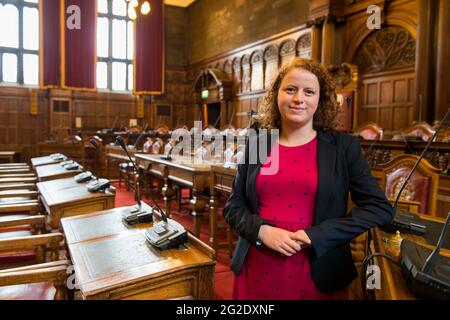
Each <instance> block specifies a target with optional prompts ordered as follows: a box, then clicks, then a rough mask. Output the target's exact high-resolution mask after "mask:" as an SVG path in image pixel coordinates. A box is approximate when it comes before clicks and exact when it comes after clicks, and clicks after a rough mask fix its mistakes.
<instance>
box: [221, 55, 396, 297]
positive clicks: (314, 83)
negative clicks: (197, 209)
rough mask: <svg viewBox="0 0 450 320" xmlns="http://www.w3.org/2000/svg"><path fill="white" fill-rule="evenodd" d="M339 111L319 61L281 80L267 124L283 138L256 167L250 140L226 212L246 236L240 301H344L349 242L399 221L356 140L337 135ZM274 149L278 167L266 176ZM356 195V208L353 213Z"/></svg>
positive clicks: (238, 263) (286, 70)
mask: <svg viewBox="0 0 450 320" xmlns="http://www.w3.org/2000/svg"><path fill="white" fill-rule="evenodd" d="M337 110H338V104H337V101H336V92H335V83H334V79H333V78H332V77H331V76H330V75H329V74H328V72H327V71H326V70H325V68H323V67H322V66H321V65H319V64H317V63H314V62H311V61H308V60H304V59H300V58H297V59H295V60H294V61H292V62H291V63H289V64H288V65H286V66H284V67H283V68H282V69H281V70H280V72H279V74H278V76H277V77H276V78H275V80H274V82H273V84H272V87H271V88H270V90H269V91H268V93H267V95H266V97H265V100H264V104H263V106H262V107H261V110H260V128H265V129H280V134H279V139H278V141H277V142H276V143H274V144H273V145H272V144H270V143H269V144H268V152H267V158H266V159H264V158H262V159H259V163H258V164H249V154H252V153H253V154H254V153H255V152H257V150H256V149H255V146H256V145H257V144H258V143H256V142H255V141H252V140H250V141H249V143H248V144H247V147H246V155H245V159H246V160H245V161H244V163H243V164H240V165H239V166H238V172H237V174H236V177H235V179H234V182H233V190H232V193H231V195H230V197H229V199H228V201H227V203H226V205H225V208H224V210H223V214H224V217H225V219H226V221H227V222H228V224H229V225H230V226H231V227H232V228H233V229H234V230H235V231H236V232H237V233H238V235H239V241H238V243H237V246H236V249H235V251H234V254H233V258H232V261H231V268H232V270H233V272H234V273H235V277H234V283H233V284H234V287H233V297H234V298H235V299H333V298H345V290H344V289H345V288H346V287H347V286H348V285H349V284H350V283H351V282H352V280H353V279H354V278H355V277H356V276H357V272H356V269H355V266H354V262H353V259H352V255H351V251H350V245H349V242H350V241H351V240H352V239H353V238H355V237H356V236H358V235H359V234H361V233H363V232H364V231H366V230H368V229H370V228H372V227H375V226H380V225H383V224H386V223H389V222H390V221H391V220H392V217H393V212H392V209H391V206H390V205H389V203H388V201H387V199H386V197H385V195H384V193H383V192H382V190H381V189H380V187H379V186H378V184H377V182H376V180H375V179H374V178H373V177H372V175H371V172H370V168H369V166H368V164H367V161H366V160H365V158H364V156H363V155H362V154H361V150H360V145H359V141H358V139H357V138H356V137H352V136H349V135H346V134H342V133H339V132H336V131H334V130H333V128H335V126H336V115H337ZM274 148H279V149H278V152H279V153H278V154H279V157H278V163H277V165H278V170H277V172H276V174H273V175H263V174H262V171H261V168H264V167H265V166H268V165H271V163H269V161H268V160H267V159H269V156H270V155H271V153H272V150H275V149H274ZM272 161H276V160H273V159H272ZM349 192H350V193H351V196H352V200H353V202H354V203H355V204H356V207H355V208H353V209H352V210H350V212H349V213H347V202H348V193H349Z"/></svg>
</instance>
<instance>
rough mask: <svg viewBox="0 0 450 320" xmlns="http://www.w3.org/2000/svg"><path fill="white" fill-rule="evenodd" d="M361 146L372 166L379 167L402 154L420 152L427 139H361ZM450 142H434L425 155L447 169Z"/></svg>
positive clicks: (442, 168)
mask: <svg viewBox="0 0 450 320" xmlns="http://www.w3.org/2000/svg"><path fill="white" fill-rule="evenodd" d="M360 142H361V148H362V150H363V151H364V153H365V156H366V158H367V160H368V162H369V164H370V166H371V167H377V166H379V165H381V164H383V163H386V162H388V161H390V160H391V159H394V158H395V157H396V156H398V155H401V154H420V153H421V152H422V151H423V149H425V146H426V145H427V142H426V141H420V140H410V141H406V142H405V141H397V140H387V139H384V140H364V139H360ZM369 149H370V152H369ZM449 154H450V143H447V142H433V145H432V147H431V148H430V152H428V153H427V154H426V155H425V159H427V160H428V161H429V162H430V163H431V164H432V165H433V166H435V167H436V168H439V169H441V170H443V171H444V170H446V169H447V168H449V166H450V161H449V159H450V155H449Z"/></svg>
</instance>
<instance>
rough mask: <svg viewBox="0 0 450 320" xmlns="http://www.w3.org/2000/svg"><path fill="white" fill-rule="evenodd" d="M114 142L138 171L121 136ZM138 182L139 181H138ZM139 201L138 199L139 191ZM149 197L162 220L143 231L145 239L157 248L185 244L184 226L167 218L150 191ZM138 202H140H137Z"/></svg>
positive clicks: (162, 248) (186, 236)
mask: <svg viewBox="0 0 450 320" xmlns="http://www.w3.org/2000/svg"><path fill="white" fill-rule="evenodd" d="M116 143H117V144H119V145H120V146H121V147H122V149H123V150H124V151H125V153H126V154H127V156H128V159H130V161H131V163H132V164H133V166H134V168H135V169H136V171H137V172H138V168H137V166H136V164H135V163H134V161H133V160H132V159H131V157H130V154H129V153H128V150H127V148H126V146H125V142H124V141H123V139H122V137H120V136H118V137H117V138H116ZM138 183H139V181H138ZM136 189H137V188H136ZM138 194H139V201H140V192H138ZM150 199H151V200H152V202H153V203H154V205H155V207H156V208H157V209H158V210H159V213H160V216H161V219H162V221H159V222H158V223H154V224H153V226H152V227H151V228H150V229H148V230H146V231H145V233H144V234H145V237H146V239H147V241H148V242H149V243H150V244H151V245H152V246H154V247H155V248H157V249H159V250H168V249H172V248H178V247H179V246H180V245H183V244H185V243H186V242H187V241H188V235H187V231H186V230H185V229H184V227H183V226H182V225H181V224H179V223H178V222H176V221H175V220H173V219H169V218H168V217H167V215H166V213H165V212H164V211H163V210H162V209H161V208H160V207H159V205H158V203H157V202H156V201H155V199H154V198H153V195H152V193H151V192H150ZM139 203H140V202H139Z"/></svg>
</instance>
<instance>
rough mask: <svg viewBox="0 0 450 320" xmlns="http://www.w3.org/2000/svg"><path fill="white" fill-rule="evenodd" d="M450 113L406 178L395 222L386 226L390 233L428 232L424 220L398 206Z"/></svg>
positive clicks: (397, 199) (398, 199) (395, 203)
mask: <svg viewBox="0 0 450 320" xmlns="http://www.w3.org/2000/svg"><path fill="white" fill-rule="evenodd" d="M449 113H450V108H449V109H448V110H447V113H446V114H445V116H444V118H443V119H442V121H441V123H440V124H439V126H438V127H437V129H436V131H435V132H434V133H433V136H432V137H431V139H430V140H429V141H428V143H427V145H426V146H425V149H424V150H423V151H422V154H421V155H420V157H419V159H417V161H416V163H415V164H414V166H413V167H412V169H411V171H410V172H409V174H408V176H407V177H406V179H405V181H404V182H403V184H402V186H401V188H400V191H399V192H398V194H397V198H396V199H395V202H394V204H393V205H392V209H393V210H394V212H395V216H394V220H393V221H392V223H391V225H387V226H386V228H387V229H388V230H387V231H388V232H395V230H396V229H401V230H402V231H403V232H412V233H415V234H419V235H422V234H424V233H425V232H426V225H425V224H424V223H423V221H422V219H421V218H420V217H419V216H418V215H416V214H414V213H411V212H407V211H405V210H401V209H398V208H397V205H398V202H399V201H400V196H401V194H402V192H403V190H404V189H405V188H406V186H407V184H408V182H409V180H410V179H411V177H412V175H413V173H414V171H416V168H417V167H418V165H419V163H420V161H422V159H423V157H424V156H425V154H426V152H427V150H428V149H429V147H430V145H431V143H433V141H434V139H435V138H436V136H437V135H438V133H439V131H440V130H441V127H442V125H443V124H444V122H445V121H446V119H447V117H448V115H449ZM392 227H393V228H392Z"/></svg>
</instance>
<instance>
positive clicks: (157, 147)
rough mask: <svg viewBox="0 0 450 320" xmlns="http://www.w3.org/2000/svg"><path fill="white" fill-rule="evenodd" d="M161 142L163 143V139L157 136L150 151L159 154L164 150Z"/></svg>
mask: <svg viewBox="0 0 450 320" xmlns="http://www.w3.org/2000/svg"><path fill="white" fill-rule="evenodd" d="M163 144H164V142H163V140H162V139H161V138H157V139H156V140H155V142H153V145H152V148H151V151H150V153H153V154H161V153H162V151H163V150H164V148H163Z"/></svg>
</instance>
